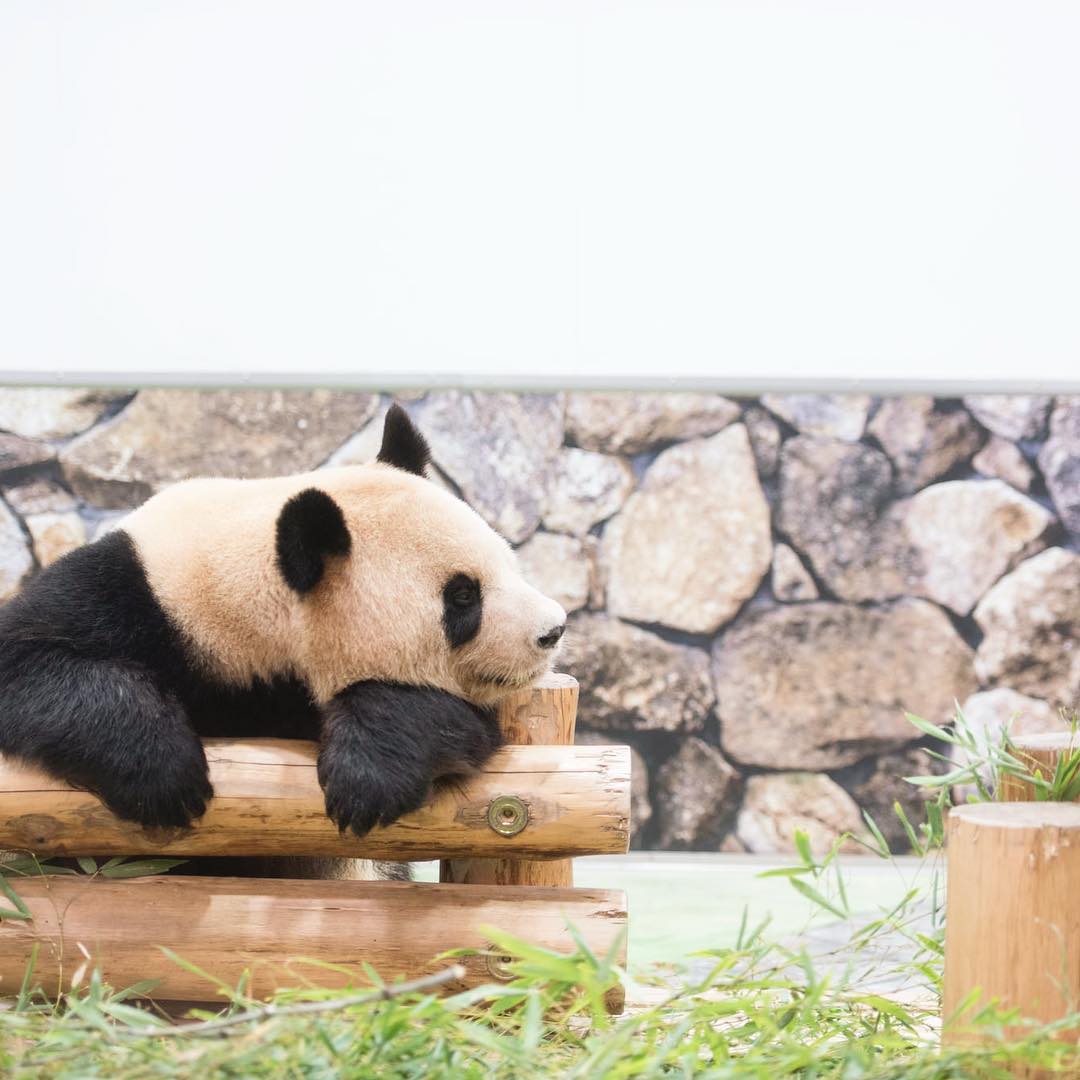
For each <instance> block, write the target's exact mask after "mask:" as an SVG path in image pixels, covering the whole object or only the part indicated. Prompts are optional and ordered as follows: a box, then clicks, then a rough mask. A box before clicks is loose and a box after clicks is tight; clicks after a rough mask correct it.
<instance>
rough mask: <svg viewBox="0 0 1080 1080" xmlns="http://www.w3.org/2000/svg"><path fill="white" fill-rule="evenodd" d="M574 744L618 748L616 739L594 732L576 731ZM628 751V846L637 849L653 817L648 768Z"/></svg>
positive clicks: (634, 751)
mask: <svg viewBox="0 0 1080 1080" xmlns="http://www.w3.org/2000/svg"><path fill="white" fill-rule="evenodd" d="M574 742H575V743H577V744H578V745H579V746H620V745H624V744H622V743H620V742H619V740H618V739H617V738H615V739H613V738H609V737H608V736H606V735H601V734H600V733H599V732H596V731H578V732H577V734H576V735H575V736H574ZM628 749H629V750H630V846H631V847H637V846H638V843H637V842H638V841H639V840H640V837H641V834H642V831H643V830H644V828H645V826H646V825H648V824H649V821H650V820H651V819H652V816H653V808H652V803H651V802H650V801H649V766H648V765H647V763H646V761H645V759H644V758H643V757H642V756H641V754H639V753H638V751H637V750H636V749H635V748H634V747H633V746H631V747H629V748H628Z"/></svg>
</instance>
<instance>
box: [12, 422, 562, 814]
mask: <svg viewBox="0 0 1080 1080" xmlns="http://www.w3.org/2000/svg"><path fill="white" fill-rule="evenodd" d="M427 458H428V451H427V446H426V444H425V443H424V440H423V438H422V437H421V436H420V435H419V433H418V432H416V430H415V429H414V428H413V426H412V424H411V422H410V421H409V419H408V417H407V415H406V414H405V413H404V411H402V410H401V409H400V408H398V407H397V406H394V407H393V408H392V409H391V410H390V412H389V413H388V416H387V421H386V426H385V429H384V436H383V446H382V449H381V450H380V453H379V457H378V461H377V462H376V463H374V464H372V465H367V466H352V467H349V468H344V469H331V470H323V471H320V472H318V473H312V474H307V475H305V476H298V477H284V478H278V479H275V480H196V481H187V482H185V483H182V484H178V485H175V486H174V487H173V488H169V489H166V490H165V491H164V492H162V493H160V494H159V495H156V496H154V498H152V499H150V500H149V501H148V502H147V503H146V504H144V506H143V507H141V508H140V509H139V510H137V511H135V512H134V513H133V514H132V515H131V516H130V517H129V518H128V519H127V521H126V522H125V526H124V528H122V529H120V530H117V531H115V532H113V533H110V534H108V535H106V536H105V537H103V538H102V539H100V540H98V541H96V542H95V543H93V544H90V545H87V546H86V547H83V548H80V549H78V550H76V551H74V552H72V553H71V554H69V555H67V556H65V557H64V558H63V559H61V560H59V561H58V562H57V563H55V564H53V565H52V566H51V567H49V568H48V569H47V570H45V571H43V572H42V573H41V574H40V575H39V576H38V577H37V578H36V579H35V580H34V581H32V582H31V583H30V585H29V586H28V587H27V588H26V589H25V590H24V591H23V592H22V593H21V594H20V595H18V596H16V597H15V598H13V599H12V600H11V601H9V602H8V604H6V605H5V606H4V607H3V608H0V751H2V752H3V753H5V754H9V755H12V756H15V757H18V758H21V759H23V760H25V761H28V762H32V763H34V764H36V765H38V766H40V767H42V768H43V769H45V770H46V771H47V772H49V773H51V774H52V775H54V776H56V777H59V778H61V779H63V780H66V781H67V782H69V783H70V784H72V785H74V786H76V787H79V788H83V789H86V790H89V791H93V792H95V793H96V794H97V795H98V796H99V797H100V798H101V799H102V800H103V801H104V802H105V803H106V805H108V806H109V808H110V809H111V810H113V812H115V813H116V814H118V815H119V816H121V817H124V818H127V819H130V820H132V821H136V822H139V823H140V824H142V825H144V826H159V827H182V826H186V825H188V824H190V823H191V821H192V820H193V819H196V818H198V817H199V816H200V815H201V814H202V813H203V811H204V809H205V807H206V803H207V800H208V799H209V798H210V796H211V794H212V791H211V787H210V783H209V780H208V777H207V767H206V760H205V756H204V754H203V749H202V745H201V743H200V740H199V737H200V736H226V737H255V736H260V737H263V736H273V737H279V738H302V739H317V740H318V741H319V743H320V751H319V759H318V773H319V780H320V783H321V784H322V786H323V789H324V793H325V796H326V809H327V813H328V814H329V816H330V817H331V818H332V819H333V820H334V821H335V822H336V823H337V824H338V826H339V827H340V828H341V829H343V830H344V829H351V830H352V831H354V832H355V833H357V834H359V835H362V834H363V833H365V832H367V831H368V830H369V829H371V828H372V827H374V826H375V825H385V824H388V823H390V822H391V821H393V820H395V819H396V818H398V817H400V816H401V815H402V814H405V813H408V812H410V811H412V810H415V809H417V808H418V807H419V806H421V805H423V803H424V802H425V801H426V800H427V799H428V798H429V796H430V793H431V790H432V786H433V784H436V783H438V782H440V781H441V780H446V779H449V778H453V777H457V776H461V775H464V774H467V773H470V772H472V771H474V770H475V769H477V768H479V767H480V766H482V765H483V763H484V762H485V761H486V760H487V758H488V757H489V756H490V755H491V754H492V753H493V752H494V750H495V749H496V748H497V747H498V745H499V742H500V737H499V732H498V727H497V724H496V722H495V718H494V713H493V710H492V708H491V706H493V705H494V704H495V703H496V702H497V701H498V699H499V698H500V697H501V696H502V695H504V694H505V693H507V692H508V691H509V690H512V689H513V688H515V687H518V686H522V685H526V684H527V683H528V682H529V681H531V680H532V679H533V678H535V677H536V676H537V675H539V674H540V673H542V672H543V671H545V670H549V669H550V665H551V661H552V658H553V655H554V647H555V645H556V644H557V642H558V638H559V637H560V636H561V633H562V627H563V624H564V622H565V613H564V612H563V611H562V609H561V608H560V607H559V606H558V605H557V604H555V603H554V602H553V601H551V600H548V599H547V598H545V597H543V596H541V595H540V594H539V593H538V592H536V590H534V589H532V588H531V587H530V586H528V585H527V584H526V583H525V582H524V581H523V580H522V579H521V577H520V574H519V573H518V571H517V569H516V564H515V562H514V558H513V554H512V552H511V551H510V549H509V546H508V545H506V543H505V541H503V540H502V539H501V538H499V537H498V536H497V535H496V534H495V533H494V532H492V530H490V529H489V528H488V526H487V525H486V524H485V523H484V522H483V521H482V520H481V519H480V518H479V517H478V516H477V515H476V514H475V513H474V512H473V511H472V510H470V509H469V508H468V507H466V506H465V505H464V504H463V503H461V502H460V500H457V499H456V498H454V496H452V495H450V494H449V493H448V492H446V491H444V490H442V489H441V488H440V487H439V486H438V485H436V484H434V483H432V482H431V481H428V480H426V479H424V478H423V472H424V467H425V464H426V462H427Z"/></svg>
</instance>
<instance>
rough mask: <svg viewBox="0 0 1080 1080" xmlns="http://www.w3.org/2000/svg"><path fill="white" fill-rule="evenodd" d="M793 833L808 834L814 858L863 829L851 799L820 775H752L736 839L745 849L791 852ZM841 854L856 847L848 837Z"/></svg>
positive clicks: (740, 815)
mask: <svg viewBox="0 0 1080 1080" xmlns="http://www.w3.org/2000/svg"><path fill="white" fill-rule="evenodd" d="M796 829H802V830H803V832H805V833H806V834H807V838H808V839H809V841H810V850H811V851H812V852H813V853H814V854H815V855H824V854H826V853H827V852H828V851H829V850H830V849H831V848H832V846H833V844H834V843H835V842H836V841H837V840H838V839H839V837H840V836H842V835H843V834H844V833H846V832H850V833H856V834H860V835H861V834H863V833H865V831H866V830H865V828H864V826H863V821H862V816H861V815H860V813H859V808H858V806H856V805H855V801H854V799H852V797H851V796H850V795H849V794H848V793H847V792H846V791H845V790H844V789H843V788H842V787H841V786H840V785H839V784H837V783H836V782H835V781H834V780H830V779H829V777H827V776H823V775H822V774H821V773H807V772H790V773H778V774H774V775H763V776H751V777H750V779H749V780H748V781H747V782H746V797H745V798H744V800H743V805H742V809H741V810H740V811H739V816H738V819H737V822H736V826H735V835H736V836H737V837H738V839H739V841H740V842H741V843H742V844H743V846H744V847H745V848H746V850H747V851H752V852H757V853H763V854H768V853H772V852H794V851H795V841H794V837H795V830H796ZM840 850H841V851H845V852H857V851H859V850H860V848H859V845H858V844H857V843H856V842H855V841H854V840H852V839H848V840H846V841H845V842H844V844H843V845H842V846H841V848H840Z"/></svg>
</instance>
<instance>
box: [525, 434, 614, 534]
mask: <svg viewBox="0 0 1080 1080" xmlns="http://www.w3.org/2000/svg"><path fill="white" fill-rule="evenodd" d="M633 487H634V474H633V473H632V472H631V471H630V466H629V465H628V464H627V463H626V462H625V461H624V460H623V459H622V458H618V457H612V456H611V455H610V454H597V453H595V452H594V451H592V450H579V449H578V448H577V447H573V446H572V447H568V448H566V449H565V450H562V451H561V452H560V453H559V456H558V458H557V459H556V461H555V470H554V473H553V475H552V478H551V484H550V486H549V487H548V490H547V497H546V499H545V501H544V527H545V528H547V529H549V530H550V531H551V532H559V533H569V534H570V535H571V536H584V535H585V534H586V533H587V532H588V531H589V530H590V529H591V528H592V527H593V526H594V525H595V524H597V523H598V522H601V521H606V520H607V519H608V518H609V517H611V515H612V514H614V513H615V512H616V511H617V510H618V509H619V508H620V507H621V506H622V505H623V503H624V502H626V497H627V496H628V495H629V494H630V492H631V491H632V490H633Z"/></svg>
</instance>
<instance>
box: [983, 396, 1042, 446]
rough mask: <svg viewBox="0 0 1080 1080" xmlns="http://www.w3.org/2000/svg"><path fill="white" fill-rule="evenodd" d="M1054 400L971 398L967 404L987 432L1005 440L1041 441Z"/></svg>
mask: <svg viewBox="0 0 1080 1080" xmlns="http://www.w3.org/2000/svg"><path fill="white" fill-rule="evenodd" d="M1053 400H1054V399H1053V398H1051V397H1047V396H1045V395H1042V394H971V395H969V396H968V397H966V398H964V404H965V405H966V406H967V408H968V409H969V410H970V411H971V412H972V413H973V414H974V416H975V419H976V420H978V421H979V423H980V424H982V426H983V427H984V428H986V429H987V430H989V431H992V432H993V433H994V434H995V435H1000V436H1001V437H1002V438H1003V439H1010V440H1011V441H1012V442H1016V441H1017V440H1019V439H1039V438H1041V437H1042V435H1043V434H1044V432H1045V431H1046V417H1047V414H1048V413H1049V412H1050V404H1051V402H1052V401H1053Z"/></svg>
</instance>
